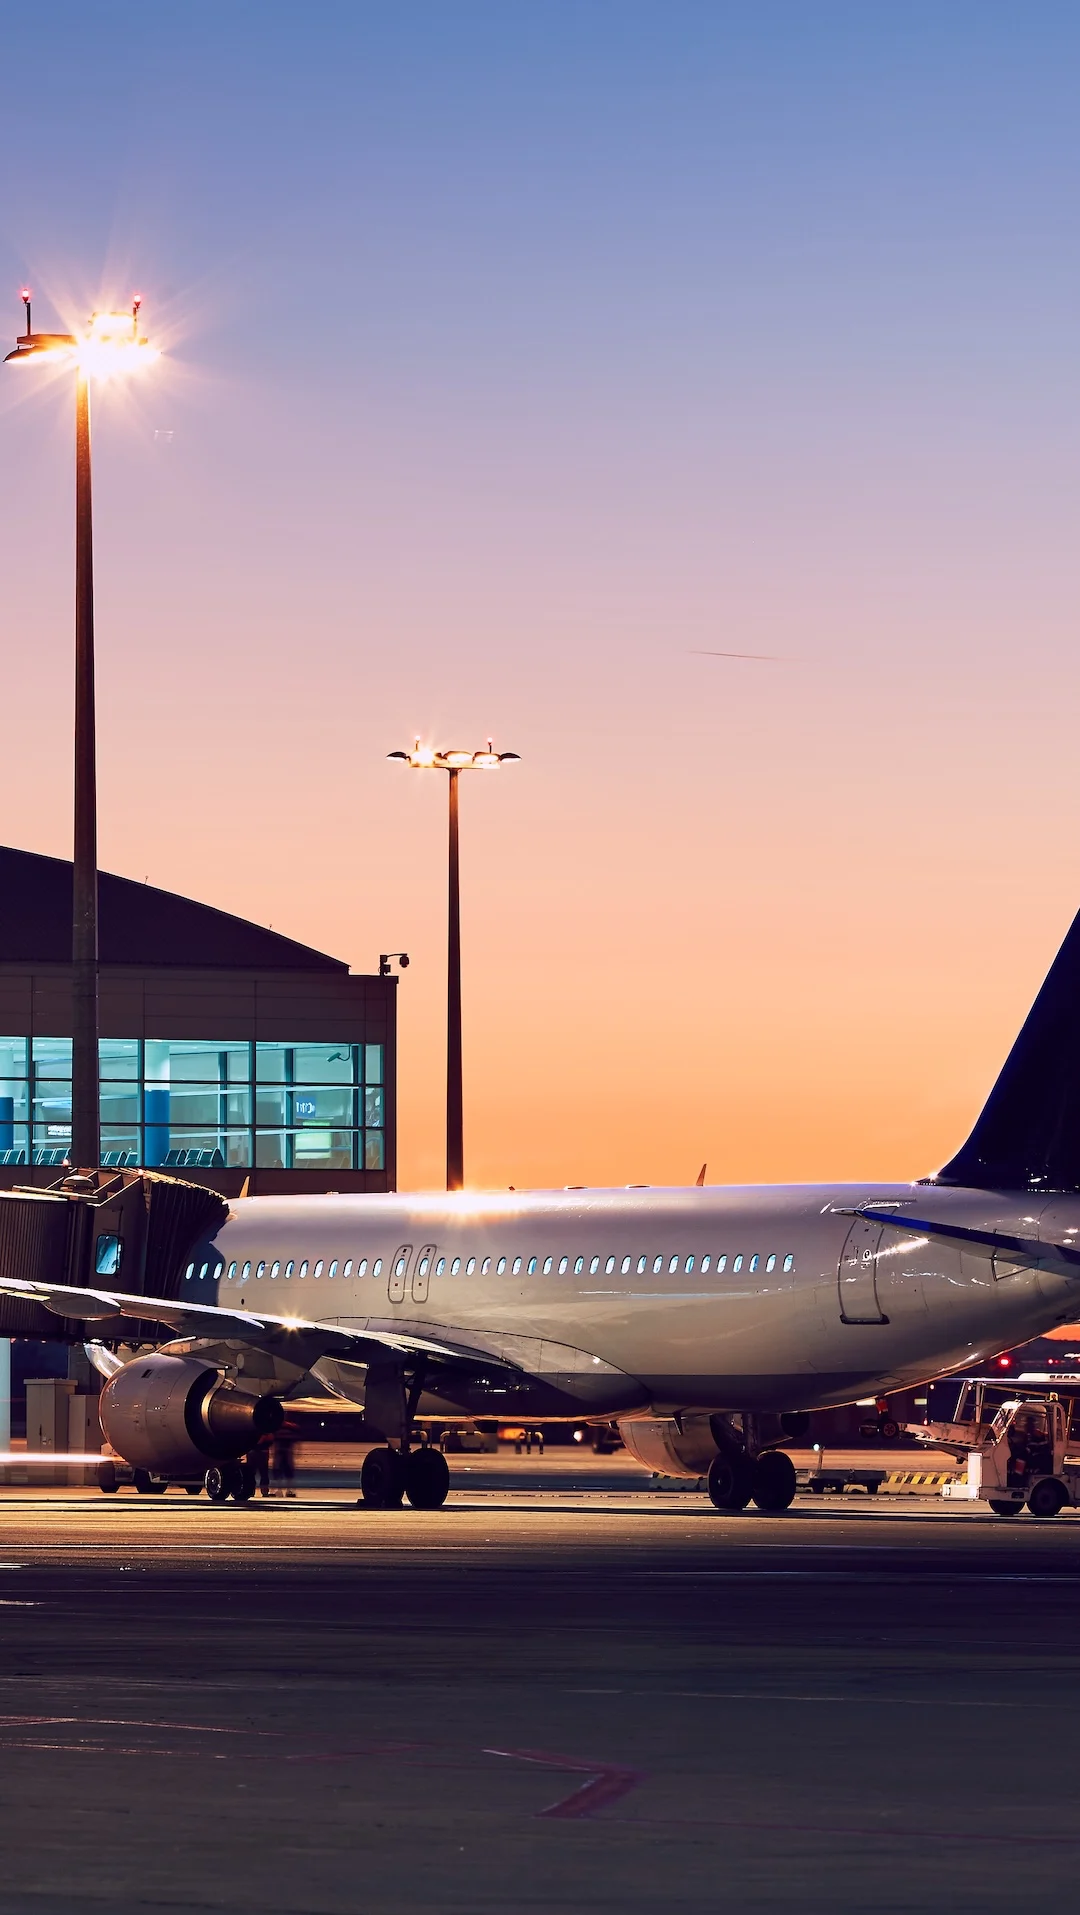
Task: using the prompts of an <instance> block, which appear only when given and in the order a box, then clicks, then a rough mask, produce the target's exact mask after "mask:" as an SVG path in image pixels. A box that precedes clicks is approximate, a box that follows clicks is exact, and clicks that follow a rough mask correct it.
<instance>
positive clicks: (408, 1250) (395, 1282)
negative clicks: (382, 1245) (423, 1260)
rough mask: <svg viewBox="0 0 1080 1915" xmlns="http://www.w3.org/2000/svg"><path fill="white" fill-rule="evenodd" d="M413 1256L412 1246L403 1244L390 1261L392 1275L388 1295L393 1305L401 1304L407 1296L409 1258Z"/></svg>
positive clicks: (389, 1279) (387, 1290)
mask: <svg viewBox="0 0 1080 1915" xmlns="http://www.w3.org/2000/svg"><path fill="white" fill-rule="evenodd" d="M411 1256H412V1244H411V1243H401V1244H399V1245H398V1247H397V1249H396V1250H395V1251H394V1254H393V1256H392V1257H391V1259H390V1273H389V1278H388V1280H387V1286H386V1294H387V1296H388V1297H389V1299H390V1301H391V1303H400V1302H401V1301H402V1299H403V1298H404V1295H405V1278H406V1276H407V1275H408V1270H409V1258H410V1257H411Z"/></svg>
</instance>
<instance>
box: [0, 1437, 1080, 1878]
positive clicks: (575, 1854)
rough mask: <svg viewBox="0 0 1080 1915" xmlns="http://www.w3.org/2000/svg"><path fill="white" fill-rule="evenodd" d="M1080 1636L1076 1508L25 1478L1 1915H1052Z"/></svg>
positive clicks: (0, 1730)
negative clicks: (121, 1486) (161, 1490)
mask: <svg viewBox="0 0 1080 1915" xmlns="http://www.w3.org/2000/svg"><path fill="white" fill-rule="evenodd" d="M610 1460H611V1459H603V1460H602V1462H601V1465H600V1467H601V1470H602V1471H603V1470H604V1469H605V1468H606V1464H607V1462H608V1461H610ZM613 1477H614V1482H612V1478H613ZM1078 1614H1080V1516H1074V1515H1071V1514H1070V1515H1065V1516H1062V1517H1059V1518H1057V1519H1056V1520H1054V1521H1052V1522H1046V1523H1036V1522H1035V1521H1034V1520H1033V1519H1031V1518H1030V1517H1027V1516H1024V1517H1021V1518H1019V1519H1018V1520H1016V1521H1014V1522H1005V1521H1001V1520H999V1519H996V1518H994V1517H993V1516H992V1515H990V1514H989V1513H983V1512H981V1511H979V1510H968V1509H965V1508H963V1507H962V1506H961V1507H956V1506H952V1507H951V1506H948V1505H943V1504H941V1503H940V1502H938V1501H935V1500H930V1499H927V1500H924V1501H920V1500H918V1499H906V1500H904V1501H903V1502H899V1501H897V1502H895V1503H894V1502H890V1503H883V1502H882V1499H881V1498H877V1499H875V1500H874V1501H869V1500H868V1499H866V1498H856V1497H854V1496H850V1497H846V1498H845V1499H844V1500H843V1502H839V1501H838V1500H835V1499H834V1500H828V1501H826V1500H825V1499H816V1498H806V1499H805V1500H804V1499H800V1500H799V1502H798V1503H797V1504H796V1505H795V1507H794V1508H793V1509H792V1510H791V1511H790V1512H788V1513H787V1514H786V1515H784V1516H779V1517H777V1516H763V1515H761V1514H760V1513H753V1512H748V1513H746V1514H745V1515H742V1516H735V1517H732V1516H721V1515H718V1514H717V1513H716V1512H715V1511H714V1510H713V1509H712V1508H711V1506H710V1505H709V1503H708V1502H707V1500H706V1499H704V1498H703V1497H700V1496H695V1495H689V1496H687V1495H675V1496H672V1495H665V1494H663V1493H658V1492H653V1491H649V1490H647V1489H645V1488H643V1487H640V1486H639V1485H638V1484H637V1483H636V1481H634V1480H632V1479H631V1478H630V1477H629V1476H628V1475H626V1474H624V1476H623V1478H622V1479H621V1481H620V1479H619V1478H618V1473H617V1471H615V1472H607V1474H606V1475H605V1476H603V1478H602V1483H601V1485H600V1486H597V1487H594V1488H590V1487H589V1486H588V1484H587V1483H585V1484H584V1485H583V1484H582V1483H581V1482H579V1481H567V1480H566V1479H564V1481H563V1484H562V1486H561V1487H560V1486H556V1487H554V1488H543V1487H533V1488H531V1489H530V1488H529V1487H528V1486H527V1483H526V1481H525V1477H524V1474H522V1475H520V1477H519V1487H518V1488H516V1489H513V1488H505V1487H500V1486H499V1485H498V1483H494V1484H489V1486H488V1487H484V1486H482V1485H481V1484H479V1483H478V1482H477V1480H476V1479H475V1478H473V1479H472V1481H471V1482H470V1481H466V1483H465V1485H464V1486H463V1487H458V1488H457V1489H456V1490H455V1493H454V1495H453V1496H452V1498H451V1501H450V1502H449V1503H448V1504H447V1506H446V1508H445V1509H444V1510H442V1511H439V1512H436V1513H432V1514H421V1513H417V1512H415V1511H410V1510H409V1509H407V1508H406V1509H403V1510H401V1511H395V1512H389V1513H380V1514H375V1513H373V1512H370V1511H366V1510H359V1509H357V1508H356V1507H355V1506H354V1501H353V1495H352V1493H349V1492H345V1491H313V1492H302V1493H301V1494H300V1495H299V1496H298V1497H297V1499H296V1500H295V1501H279V1500H272V1501H265V1502H257V1503H255V1504H252V1505H248V1506H245V1507H236V1506H233V1505H226V1506H224V1507H220V1508H214V1507H211V1506H209V1505H208V1504H207V1503H206V1501H205V1499H201V1498H200V1499H195V1498H188V1497H187V1496H185V1495H183V1494H181V1493H176V1492H170V1494H169V1495H168V1496H166V1497H164V1498H151V1497H137V1496H135V1495H133V1494H130V1493H125V1494H121V1495H120V1496H118V1497H115V1498H106V1497H103V1496H100V1495H99V1494H97V1493H96V1492H94V1491H67V1490H53V1491H49V1492H44V1493H42V1492H35V1491H33V1490H8V1491H0V1642H2V1650H3V1653H2V1655H0V1747H2V1750H3V1755H2V1762H0V1776H2V1788H0V1829H2V1832H3V1867H2V1870H0V1911H2V1915H9V1911H11V1912H12V1915H13V1912H14V1911H18V1912H19V1915H25V1912H26V1911H34V1915H60V1911H63V1915H69V1911H70V1910H72V1909H73V1908H79V1909H80V1910H90V1911H93V1910H95V1909H102V1910H106V1909H107V1910H122V1911H127V1910H147V1909H151V1910H152V1909H162V1910H166V1909H167V1910H170V1911H195V1910H199V1911H202V1910H210V1909H215V1910H216V1909H230V1910H237V1911H244V1912H245V1915H246V1912H247V1911H252V1915H256V1912H257V1915H271V1912H272V1915H278V1912H279V1911H298V1912H299V1911H303V1915H346V1912H347V1915H355V1912H356V1911H361V1910H362V1911H364V1912H365V1915H382V1911H387V1915H390V1911H393V1915H432V1912H435V1915H438V1912H439V1911H443V1910H445V1911H454V1915H458V1912H459V1911H460V1912H461V1915H519V1911H520V1915H555V1911H560V1915H566V1912H567V1911H569V1912H570V1915H574V1911H578V1910H581V1911H589V1912H590V1915H592V1911H603V1912H604V1915H609V1912H610V1915H615V1911H619V1915H625V1912H626V1911H639V1910H640V1911H641V1912H642V1915H644V1912H645V1911H646V1910H648V1911H649V1915H654V1911H656V1910H658V1909H661V1910H663V1911H665V1915H669V1912H670V1911H682V1910H687V1911H689V1910H694V1911H697V1910H709V1911H712V1910H715V1909H728V1908H731V1909H740V1910H741V1909H755V1910H756V1909H761V1910H781V1909H782V1910H785V1911H788V1910H795V1909H797V1910H800V1911H808V1910H809V1911H818V1910H821V1911H825V1910H830V1911H833V1910H859V1911H866V1910H874V1911H892V1910H908V1909H919V1910H938V1909H942V1910H945V1909H948V1910H957V1911H966V1910H969V1909H970V1910H971V1911H973V1915H974V1912H975V1911H979V1915H981V1912H982V1911H985V1910H997V1909H1002V1910H1004V1909H1005V1908H1009V1909H1010V1910H1014V1909H1015V1908H1016V1906H1017V1905H1018V1903H1021V1904H1025V1905H1026V1904H1029V1903H1030V1902H1031V1899H1032V1898H1033V1897H1034V1896H1038V1895H1039V1894H1041V1893H1051V1894H1054V1895H1060V1896H1064V1895H1067V1894H1069V1893H1070V1892H1071V1890H1072V1885H1073V1882H1074V1880H1075V1878H1076V1874H1077V1870H1078V1868H1080V1812H1078V1804H1080V1754H1078V1753H1077V1752H1076V1738H1075V1736H1074V1735H1073V1733H1072V1714H1073V1709H1074V1707H1075V1702H1076V1692H1077V1665H1078V1657H1080V1651H1078V1646H1077V1639H1078V1630H1077V1617H1078Z"/></svg>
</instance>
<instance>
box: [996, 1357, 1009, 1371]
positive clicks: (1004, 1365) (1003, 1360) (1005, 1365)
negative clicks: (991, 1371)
mask: <svg viewBox="0 0 1080 1915" xmlns="http://www.w3.org/2000/svg"><path fill="white" fill-rule="evenodd" d="M997 1363H998V1369H999V1370H1011V1369H1012V1357H1011V1356H999V1357H998V1360H997Z"/></svg>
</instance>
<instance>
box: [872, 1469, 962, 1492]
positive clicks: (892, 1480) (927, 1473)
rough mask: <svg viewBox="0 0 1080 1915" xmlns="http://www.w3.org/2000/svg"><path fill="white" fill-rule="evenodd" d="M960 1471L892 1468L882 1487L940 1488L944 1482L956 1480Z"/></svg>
mask: <svg viewBox="0 0 1080 1915" xmlns="http://www.w3.org/2000/svg"><path fill="white" fill-rule="evenodd" d="M957 1474H958V1472H957V1471H956V1470H951V1469H935V1470H892V1471H890V1473H889V1475H888V1476H886V1478H885V1481H884V1482H883V1483H882V1485H881V1487H882V1489H884V1490H890V1489H940V1488H941V1485H942V1483H951V1482H953V1481H955V1479H956V1476H957Z"/></svg>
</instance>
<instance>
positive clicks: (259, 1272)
mask: <svg viewBox="0 0 1080 1915" xmlns="http://www.w3.org/2000/svg"><path fill="white" fill-rule="evenodd" d="M265 1275H266V1265H265V1263H260V1265H259V1267H258V1269H257V1270H256V1272H255V1276H256V1279H258V1278H259V1277H265Z"/></svg>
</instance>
